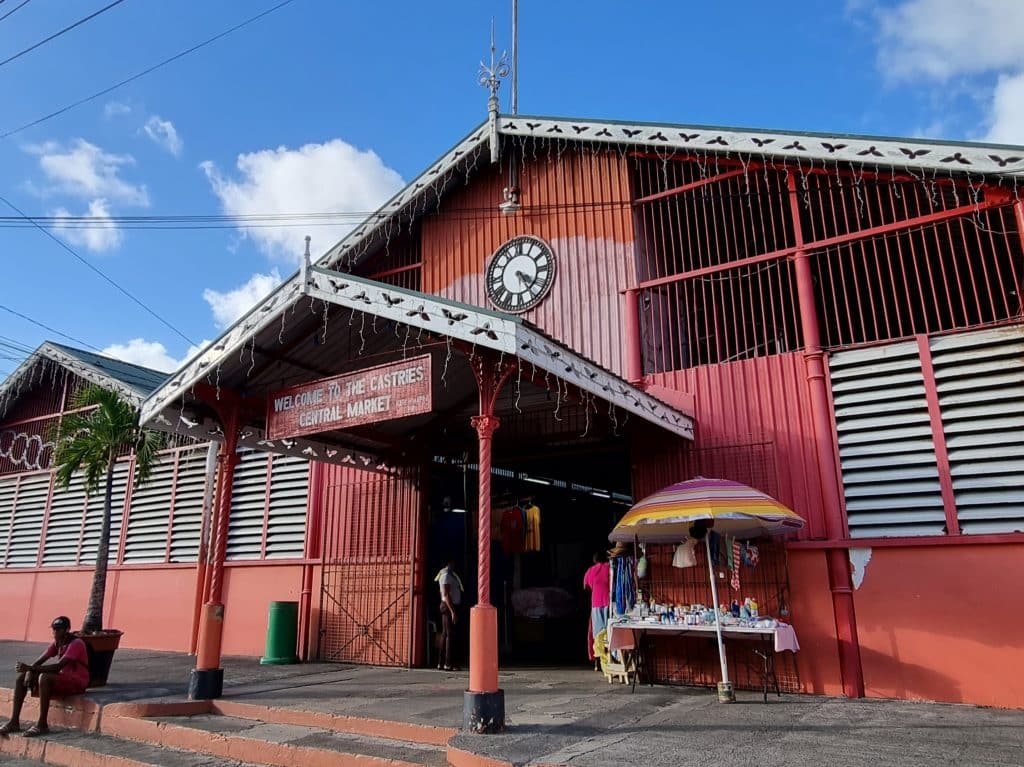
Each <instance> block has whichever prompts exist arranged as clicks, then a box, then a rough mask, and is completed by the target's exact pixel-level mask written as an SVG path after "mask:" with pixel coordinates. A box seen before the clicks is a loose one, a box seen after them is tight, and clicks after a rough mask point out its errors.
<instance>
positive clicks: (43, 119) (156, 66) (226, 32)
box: [0, 0, 295, 138]
mask: <svg viewBox="0 0 1024 767" xmlns="http://www.w3.org/2000/svg"><path fill="white" fill-rule="evenodd" d="M293 2H295V0H284V2H281V3H278V4H277V5H275V6H274V7H273V8H268V9H267V10H265V11H263V12H262V13H258V14H256V15H255V16H251V17H250V18H248V19H246V20H245V21H243V22H241V23H240V24H236V25H235V26H233V27H231V28H229V29H225V30H224V31H223V32H221V33H220V34H217V35H214V36H213V37H211V38H209V39H207V40H203V42H201V43H199V44H197V45H193V46H192V47H191V48H187V49H186V50H184V51H181V52H180V53H176V54H174V55H173V56H171V57H170V58H166V59H164V60H163V61H161V62H159V63H158V64H154V65H153V66H151V67H149V68H147V69H143V70H142V71H141V72H138V73H136V74H134V75H132V76H131V77H126V78H125V79H124V80H121V81H120V82H118V83H115V84H114V85H111V86H110V87H109V88H104V89H103V90H101V91H97V92H96V93H94V94H92V95H91V96H86V97H85V98H84V99H79V100H78V101H75V102H74V103H72V104H68V105H67V106H64V107H61V108H60V109H58V110H56V111H54V112H50V113H49V114H47V115H43V116H42V117H40V118H38V119H35V120H33V121H32V122H28V123H25V124H24V125H22V126H19V127H17V128H12V129H11V130H9V131H5V132H4V133H0V138H7V137H8V136H13V135H14V134H15V133H20V132H21V131H23V130H27V129H28V128H31V127H33V126H35V125H39V123H43V122H46V121H47V120H51V119H53V118H54V117H57V116H59V115H62V114H64V113H65V112H68V111H70V110H72V109H74V108H75V107H80V106H82V104H87V103H89V102H90V101H93V100H95V99H98V98H99V97H100V96H106V95H107V94H108V93H110V92H111V91H115V90H117V89H118V88H120V87H121V86H123V85H127V84H128V83H130V82H134V81H135V80H138V79H139V78H140V77H145V76H146V75H148V74H149V73H151V72H155V71H156V70H158V69H160V68H161V67H164V66H166V65H168V64H170V63H171V62H173V61H177V60H178V59H180V58H182V57H183V56H187V55H189V54H190V53H194V52H195V51H198V50H199V49H200V48H205V47H206V46H207V45H209V44H210V43H214V42H216V41H217V40H220V39H221V38H222V37H227V36H228V35H230V34H231V33H232V32H236V31H237V30H239V29H241V28H242V27H246V26H248V25H249V24H252V23H253V22H254V21H259V20H260V19H262V18H263V17H264V16H267V15H268V14H271V13H273V12H274V11H276V10H278V9H280V8H284V7H285V6H286V5H291V4H292V3H293Z"/></svg>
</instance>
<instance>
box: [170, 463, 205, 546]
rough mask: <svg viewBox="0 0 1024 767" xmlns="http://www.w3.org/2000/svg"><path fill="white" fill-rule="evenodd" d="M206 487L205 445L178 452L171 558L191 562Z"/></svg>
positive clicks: (198, 533) (201, 521) (199, 526)
mask: <svg viewBox="0 0 1024 767" xmlns="http://www.w3.org/2000/svg"><path fill="white" fill-rule="evenodd" d="M205 490H206V449H205V448H203V449H198V450H190V451H188V452H182V453H181V454H180V457H179V459H178V484H177V488H176V490H175V496H174V521H173V523H172V528H171V561H172V562H195V561H196V557H197V556H198V555H199V536H200V534H201V532H202V525H203V495H204V493H205Z"/></svg>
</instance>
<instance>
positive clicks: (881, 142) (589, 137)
mask: <svg viewBox="0 0 1024 767" xmlns="http://www.w3.org/2000/svg"><path fill="white" fill-rule="evenodd" d="M498 130H499V132H500V133H501V134H502V135H505V136H530V137H535V138H543V139H549V140H561V141H574V142H581V143H600V144H616V145H625V146H636V147H645V148H648V149H657V150H661V151H664V150H666V149H668V150H682V151H691V152H692V151H699V152H705V153H713V154H727V153H731V154H739V155H747V156H749V157H753V156H761V157H770V158H783V159H787V160H798V161H799V160H805V161H807V160H818V161H829V162H849V163H853V164H854V165H868V166H874V165H888V166H892V167H893V168H894V169H896V170H910V169H919V170H929V171H943V172H946V173H949V172H960V173H973V174H978V175H982V174H991V173H998V174H1000V175H1004V176H1008V177H1024V147H1019V146H1004V145H998V144H957V143H942V142H933V141H925V140H921V139H899V138H873V137H870V136H843V135H835V136H833V135H827V134H812V133H799V132H792V133H786V132H777V131H752V130H737V129H735V128H716V127H709V126H706V125H705V126H696V125H651V124H647V123H628V122H604V121H594V120H573V119H565V118H552V117H529V116H523V115H514V116H509V115H504V116H502V117H501V119H500V120H499V126H498Z"/></svg>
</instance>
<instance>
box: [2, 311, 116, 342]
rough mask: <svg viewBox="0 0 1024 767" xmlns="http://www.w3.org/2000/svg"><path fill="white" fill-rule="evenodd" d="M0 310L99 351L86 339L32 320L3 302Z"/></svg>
mask: <svg viewBox="0 0 1024 767" xmlns="http://www.w3.org/2000/svg"><path fill="white" fill-rule="evenodd" d="M0 310H2V311H5V312H7V313H8V314H13V315H14V316H15V317H20V318H21V319H23V320H25V321H26V322H30V323H32V324H33V325H35V326H36V327H39V328H42V329H43V330H45V331H46V332H48V333H55V334H56V335H58V336H60V337H61V338H66V339H68V340H69V341H74V342H75V343H76V344H81V345H82V346H86V347H88V348H90V349H93V350H94V351H101V350H100V348H99V347H98V346H93V345H92V344H91V343H89V342H88V341H83V340H82V339H81V338H75V337H74V336H69V335H68V334H67V333H61V332H60V331H59V330H57V329H56V328H51V327H50V326H49V325H44V324H43V323H42V322H40V321H39V320H34V319H32V318H31V317H29V316H28V315H27V314H22V313H21V312H16V311H15V310H14V309H11V308H10V307H9V306H4V305H3V304H0ZM30 351H31V350H30Z"/></svg>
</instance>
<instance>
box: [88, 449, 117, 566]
mask: <svg viewBox="0 0 1024 767" xmlns="http://www.w3.org/2000/svg"><path fill="white" fill-rule="evenodd" d="M127 488H128V461H119V462H118V464H117V466H115V467H114V492H113V496H112V498H111V507H110V547H109V548H108V551H109V552H110V562H111V563H113V562H114V561H115V559H116V557H117V547H118V545H119V543H120V540H121V522H122V521H123V520H124V495H125V491H126V490H127ZM106 491H107V488H106V479H103V480H102V481H101V482H100V487H99V488H98V489H97V490H96V492H95V493H93V494H92V495H91V496H90V497H89V504H88V506H87V508H86V510H85V532H84V534H83V535H82V554H81V556H80V557H79V560H78V563H79V564H80V565H91V564H94V563H95V562H96V551H97V549H98V548H99V542H100V525H101V524H102V523H103V501H104V498H105V494H106Z"/></svg>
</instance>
